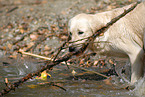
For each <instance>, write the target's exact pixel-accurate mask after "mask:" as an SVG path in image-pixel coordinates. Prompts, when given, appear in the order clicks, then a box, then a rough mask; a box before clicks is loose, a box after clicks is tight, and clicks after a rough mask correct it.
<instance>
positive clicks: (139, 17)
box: [69, 2, 145, 84]
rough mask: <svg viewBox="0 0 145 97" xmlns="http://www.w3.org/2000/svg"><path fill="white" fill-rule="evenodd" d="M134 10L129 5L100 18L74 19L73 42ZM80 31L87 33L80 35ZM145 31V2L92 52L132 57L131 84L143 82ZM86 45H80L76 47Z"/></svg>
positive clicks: (100, 40)
mask: <svg viewBox="0 0 145 97" xmlns="http://www.w3.org/2000/svg"><path fill="white" fill-rule="evenodd" d="M130 7H131V5H128V6H125V7H123V8H117V9H114V10H112V11H106V12H102V13H97V14H84V13H82V14H79V15H77V16H75V17H73V18H72V19H71V20H70V22H69V31H70V32H71V33H72V37H71V38H72V39H71V41H76V40H79V39H82V38H86V37H88V36H91V35H92V33H94V32H95V31H96V30H98V29H99V28H101V27H102V26H104V25H106V24H107V23H108V22H110V21H111V19H113V18H114V17H116V16H118V15H120V14H121V13H123V11H124V9H128V8H130ZM79 31H80V32H84V33H83V34H79V33H78V32H79ZM144 31H145V2H143V3H141V4H139V5H138V6H137V7H136V8H135V9H134V10H133V11H131V12H130V13H128V14H127V15H126V16H125V17H123V18H121V19H120V20H119V21H117V22H116V23H115V24H113V25H112V26H111V27H110V28H109V29H108V30H107V31H105V33H104V35H103V36H99V37H97V38H96V39H95V42H98V43H94V44H91V43H90V45H89V48H90V49H91V50H93V51H95V52H97V53H98V54H101V55H107V56H116V57H129V59H130V62H131V72H132V75H131V83H132V84H133V83H134V82H136V81H137V80H139V79H140V78H142V77H143V73H144V72H143V68H144V50H143V45H144V43H143V41H144V39H143V37H144V34H145V32H144ZM84 41H85V40H83V41H78V42H76V43H75V44H79V43H83V42H84ZM73 45H74V44H73Z"/></svg>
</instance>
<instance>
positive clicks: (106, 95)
mask: <svg viewBox="0 0 145 97" xmlns="http://www.w3.org/2000/svg"><path fill="white" fill-rule="evenodd" d="M3 61H4V60H3ZM9 61H11V64H6V63H5V64H4V63H0V90H2V89H3V88H4V87H5V85H4V78H8V79H9V81H16V80H18V79H20V78H21V77H24V76H25V75H26V74H27V73H29V72H33V71H36V70H37V69H38V68H39V66H40V65H43V63H37V62H36V61H32V60H31V61H30V59H25V61H22V60H20V59H19V60H13V61H12V60H9ZM1 62H2V59H1ZM72 70H75V71H76V72H77V74H78V75H81V74H82V75H83V73H84V71H82V70H79V69H75V68H70V69H69V70H68V68H67V67H66V66H65V65H58V66H56V67H55V68H53V71H50V72H49V73H50V74H51V76H52V77H51V78H50V79H48V80H46V81H42V80H36V79H33V80H29V81H28V82H26V83H25V84H23V85H21V86H19V88H18V89H16V91H11V92H10V93H9V94H7V95H6V97H7V96H8V97H20V96H21V97H48V96H49V97H62V96H63V97H68V96H70V97H123V96H124V97H137V96H136V94H135V92H134V91H128V90H125V89H122V88H119V87H117V86H115V85H114V84H112V83H111V82H108V80H107V79H100V80H98V81H97V80H94V79H93V80H84V79H78V80H74V78H72V73H71V71H72ZM46 82H56V84H57V85H59V86H61V87H63V88H65V89H66V90H67V91H64V90H62V89H60V88H58V87H55V86H50V85H49V84H46ZM40 83H45V84H40ZM118 86H119V84H118Z"/></svg>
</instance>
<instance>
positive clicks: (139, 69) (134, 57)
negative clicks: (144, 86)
mask: <svg viewBox="0 0 145 97" xmlns="http://www.w3.org/2000/svg"><path fill="white" fill-rule="evenodd" d="M133 49H134V50H135V51H132V52H131V53H130V54H129V58H130V62H131V72H132V74H131V84H134V83H135V82H137V81H138V80H139V79H140V78H142V77H143V75H144V50H143V49H142V48H141V47H139V48H136V49H135V48H133Z"/></svg>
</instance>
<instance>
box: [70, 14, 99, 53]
mask: <svg viewBox="0 0 145 97" xmlns="http://www.w3.org/2000/svg"><path fill="white" fill-rule="evenodd" d="M93 19H94V16H93V15H90V14H79V15H77V16H75V17H73V18H72V19H71V20H70V21H69V28H68V30H69V35H70V37H71V40H70V41H71V42H74V41H75V42H74V43H71V44H70V47H69V51H70V52H72V51H75V50H78V49H79V47H80V46H81V45H82V44H83V43H84V42H85V40H86V38H87V37H89V36H91V35H92V34H93V33H94V32H95V30H96V29H97V27H96V22H94V20H93ZM95 21H96V20H95ZM98 27H99V26H98ZM81 39H83V40H81Z"/></svg>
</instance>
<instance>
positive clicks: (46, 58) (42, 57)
mask: <svg viewBox="0 0 145 97" xmlns="http://www.w3.org/2000/svg"><path fill="white" fill-rule="evenodd" d="M20 52H21V53H22V54H25V55H29V56H34V57H37V58H41V59H45V60H51V61H53V59H51V58H48V57H44V56H40V55H36V54H32V53H28V52H24V51H20ZM61 63H63V64H66V63H65V62H61ZM67 65H69V66H72V67H75V68H79V69H82V70H85V71H88V72H92V73H95V74H97V75H100V76H103V77H105V78H108V76H106V75H104V74H101V73H99V72H96V71H91V70H87V69H85V68H81V67H77V66H74V65H71V64H70V63H67Z"/></svg>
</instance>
